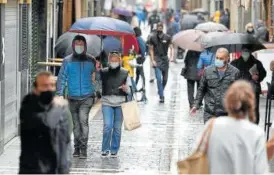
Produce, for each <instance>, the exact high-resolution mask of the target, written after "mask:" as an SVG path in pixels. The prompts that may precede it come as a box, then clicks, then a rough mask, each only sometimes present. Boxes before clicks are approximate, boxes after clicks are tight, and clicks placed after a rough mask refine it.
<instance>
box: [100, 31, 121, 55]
mask: <svg viewBox="0 0 274 175" xmlns="http://www.w3.org/2000/svg"><path fill="white" fill-rule="evenodd" d="M103 45H104V47H103V48H104V51H105V53H106V54H107V55H108V54H109V53H110V52H111V51H119V52H121V53H122V44H121V41H120V40H118V39H117V38H115V37H113V36H108V37H106V38H105V39H104V40H103Z"/></svg>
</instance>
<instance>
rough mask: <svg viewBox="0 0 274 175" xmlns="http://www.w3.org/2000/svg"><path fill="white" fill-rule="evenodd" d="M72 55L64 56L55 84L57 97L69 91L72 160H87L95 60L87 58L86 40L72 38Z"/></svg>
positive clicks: (76, 37)
mask: <svg viewBox="0 0 274 175" xmlns="http://www.w3.org/2000/svg"><path fill="white" fill-rule="evenodd" d="M72 48H73V54H72V55H69V56H67V57H66V58H65V59H64V61H63V64H62V67H61V69H60V72H59V75H58V80H57V95H59V96H63V94H64V89H65V87H66V86H67V87H68V100H69V107H70V112H71V115H72V118H73V125H74V128H73V134H74V148H75V150H74V153H73V156H74V157H79V156H80V158H82V159H85V158H87V142H88V133H89V126H88V116H89V112H90V109H91V107H92V105H93V103H94V94H95V93H94V92H95V87H94V84H95V71H96V68H95V60H94V59H93V58H91V57H89V56H88V55H87V43H86V39H85V38H84V37H83V36H81V35H77V36H75V38H74V40H73V42H72Z"/></svg>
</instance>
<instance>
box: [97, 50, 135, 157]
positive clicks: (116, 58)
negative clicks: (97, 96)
mask: <svg viewBox="0 0 274 175" xmlns="http://www.w3.org/2000/svg"><path fill="white" fill-rule="evenodd" d="M101 79H102V99H101V102H102V112H103V121H104V129H103V141H102V156H103V157H106V156H108V155H109V154H111V157H116V156H117V154H118V151H119V148H120V142H121V127H122V123H123V114H122V109H121V105H122V104H123V103H125V102H126V98H127V96H128V95H129V94H130V93H131V90H130V86H131V79H130V76H129V73H128V71H127V70H125V69H124V68H122V66H121V55H120V53H119V52H111V53H110V54H109V67H108V68H104V69H103V70H101Z"/></svg>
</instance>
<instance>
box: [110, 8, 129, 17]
mask: <svg viewBox="0 0 274 175" xmlns="http://www.w3.org/2000/svg"><path fill="white" fill-rule="evenodd" d="M112 12H113V13H114V14H116V15H123V16H132V13H131V11H129V10H127V9H124V8H119V7H116V8H114V9H113V10H112Z"/></svg>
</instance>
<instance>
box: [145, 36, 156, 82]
mask: <svg viewBox="0 0 274 175" xmlns="http://www.w3.org/2000/svg"><path fill="white" fill-rule="evenodd" d="M154 34H155V31H154V32H151V33H150V34H149V35H148V38H147V41H146V46H147V54H148V55H149V57H150V52H149V45H150V44H149V42H150V38H151V37H152V36H153V35H154ZM149 63H150V64H149V77H150V79H149V82H150V83H153V82H154V79H155V71H154V68H153V65H152V62H151V61H150V62H149Z"/></svg>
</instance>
